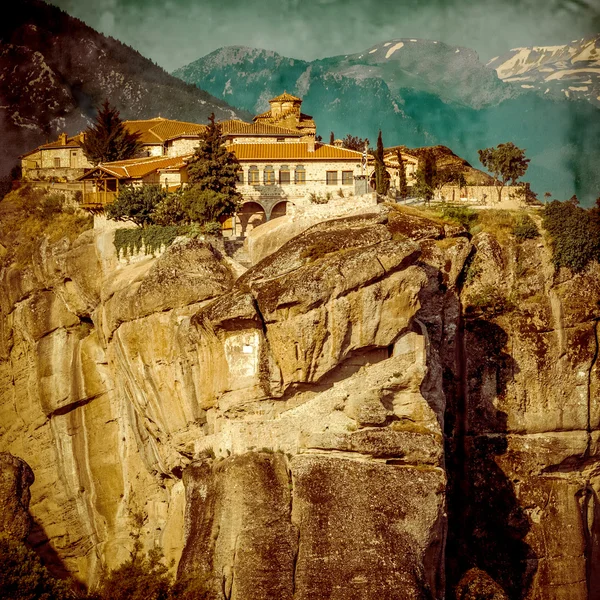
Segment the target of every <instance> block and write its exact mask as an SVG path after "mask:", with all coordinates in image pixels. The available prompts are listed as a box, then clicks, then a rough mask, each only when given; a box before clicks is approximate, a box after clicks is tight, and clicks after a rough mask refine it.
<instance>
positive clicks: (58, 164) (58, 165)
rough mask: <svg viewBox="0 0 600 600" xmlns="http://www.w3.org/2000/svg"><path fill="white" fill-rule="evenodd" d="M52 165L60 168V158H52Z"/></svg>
mask: <svg viewBox="0 0 600 600" xmlns="http://www.w3.org/2000/svg"><path fill="white" fill-rule="evenodd" d="M54 167H55V168H60V158H55V159H54Z"/></svg>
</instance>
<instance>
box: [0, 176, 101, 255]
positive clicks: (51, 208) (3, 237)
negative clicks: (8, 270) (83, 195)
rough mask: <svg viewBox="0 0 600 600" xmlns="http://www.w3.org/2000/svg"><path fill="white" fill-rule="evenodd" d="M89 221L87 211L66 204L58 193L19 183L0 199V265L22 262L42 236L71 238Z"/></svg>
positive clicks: (83, 229)
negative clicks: (15, 188) (17, 186)
mask: <svg viewBox="0 0 600 600" xmlns="http://www.w3.org/2000/svg"><path fill="white" fill-rule="evenodd" d="M92 225H93V219H92V218H91V217H90V215H87V214H85V213H84V212H82V211H80V210H78V209H76V208H75V207H72V206H69V205H67V204H66V203H65V198H64V196H63V195H62V194H57V193H48V191H46V190H44V189H41V188H38V187H32V186H30V185H24V186H21V187H20V188H19V189H17V190H14V191H12V192H10V193H9V194H7V195H6V196H5V197H4V198H3V199H2V200H0V265H1V264H8V263H10V262H12V261H14V262H15V263H16V264H17V265H19V266H24V265H25V264H28V263H30V262H31V259H32V256H33V253H34V252H35V250H36V248H37V247H39V245H40V244H41V243H42V241H43V240H44V239H47V240H48V241H49V242H51V243H54V242H56V241H58V240H59V239H61V238H68V239H70V240H74V239H75V238H76V237H77V236H78V235H80V234H81V233H83V232H84V231H85V230H86V229H90V228H91V227H92Z"/></svg>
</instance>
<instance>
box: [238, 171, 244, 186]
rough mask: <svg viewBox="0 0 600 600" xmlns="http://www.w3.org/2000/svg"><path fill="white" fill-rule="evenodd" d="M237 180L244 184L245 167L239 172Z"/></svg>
mask: <svg viewBox="0 0 600 600" xmlns="http://www.w3.org/2000/svg"><path fill="white" fill-rule="evenodd" d="M237 182H238V183H239V184H240V185H244V170H243V169H240V170H239V171H238V172H237Z"/></svg>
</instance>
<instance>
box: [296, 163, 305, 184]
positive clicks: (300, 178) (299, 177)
mask: <svg viewBox="0 0 600 600" xmlns="http://www.w3.org/2000/svg"><path fill="white" fill-rule="evenodd" d="M294 180H295V182H296V185H304V184H305V183H306V171H305V170H304V167H303V166H302V165H298V166H297V167H296V172H295V179H294Z"/></svg>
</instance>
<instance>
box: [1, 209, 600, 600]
mask: <svg viewBox="0 0 600 600" xmlns="http://www.w3.org/2000/svg"><path fill="white" fill-rule="evenodd" d="M257 231H258V230H257ZM111 235H112V234H111V233H110V232H88V233H86V234H84V235H83V236H82V237H81V238H79V240H77V242H76V243H75V244H73V245H72V246H69V245H68V244H66V242H65V243H61V244H57V245H55V246H52V247H46V248H44V249H43V251H42V252H41V253H40V254H39V256H36V257H35V260H34V261H33V264H32V266H31V267H30V268H28V269H26V270H22V271H17V270H15V269H14V268H13V269H7V270H5V271H4V272H3V273H2V274H1V281H0V310H1V314H0V449H1V450H6V451H9V452H11V453H13V454H15V455H18V456H21V457H22V458H23V459H25V460H26V461H27V462H28V464H29V465H30V466H31V468H32V469H33V472H34V473H35V477H36V479H35V483H34V484H33V485H32V487H31V503H30V510H31V513H32V515H33V517H34V519H35V522H36V527H35V528H34V531H33V532H32V534H31V536H30V540H31V541H32V543H34V544H35V545H36V546H38V547H39V548H40V551H41V552H44V549H46V550H47V551H48V553H50V550H51V551H52V553H56V556H58V557H59V559H60V562H61V565H58V566H62V567H64V568H67V569H68V570H69V571H71V572H72V573H73V574H75V575H76V576H77V577H78V578H80V579H81V580H82V581H85V582H86V583H88V584H91V585H94V584H95V583H96V582H97V581H98V578H99V577H100V576H101V573H102V571H103V569H106V568H112V567H115V566H117V565H118V564H120V563H121V562H123V561H124V560H125V559H126V558H127V557H128V555H129V549H130V548H131V545H132V543H133V542H132V538H131V536H130V533H135V534H136V535H138V536H139V537H140V539H141V540H142V541H143V543H144V545H145V546H146V548H151V547H154V546H159V547H161V548H162V549H163V551H164V553H165V556H166V558H167V560H170V559H174V560H175V562H176V564H178V567H177V568H178V573H179V574H180V575H190V576H192V577H195V578H197V579H198V580H199V581H202V582H204V584H205V585H206V586H208V587H209V588H210V589H211V590H212V591H213V594H214V595H215V597H217V598H219V599H221V600H225V599H226V600H249V599H250V600H259V599H261V600H262V599H264V600H273V599H278V600H279V599H282V600H285V599H290V600H304V599H306V600H309V599H310V600H313V599H315V598H319V599H323V600H326V599H334V600H350V599H356V598H360V599H361V600H371V599H373V600H375V599H377V600H380V599H381V598H390V599H395V598H398V599H404V598H423V599H426V598H427V599H429V598H443V597H446V598H450V597H455V596H458V597H460V598H465V599H466V598H471V597H473V598H475V597H478V596H477V595H476V594H483V593H484V592H485V593H488V592H489V593H490V594H492V593H493V594H495V596H490V597H497V598H503V597H509V598H511V599H512V598H523V599H524V598H528V599H529V598H531V599H534V598H536V599H541V598H544V599H546V598H550V599H552V598H556V599H559V598H569V599H571V598H572V599H575V600H579V599H583V598H588V597H589V598H595V597H598V595H599V594H600V576H599V575H598V573H597V569H594V568H593V565H594V564H595V563H597V561H598V560H599V559H600V555H599V552H600V550H599V548H600V546H599V544H598V540H599V539H600V519H599V517H598V515H599V514H600V512H599V509H598V506H599V505H598V500H597V498H598V494H599V493H600V490H599V488H600V479H599V477H600V475H599V464H600V458H599V456H598V454H599V452H600V434H599V431H600V425H599V421H600V407H599V402H598V398H599V396H600V369H599V367H598V320H599V317H600V314H599V309H598V305H597V304H596V300H598V299H600V272H599V269H598V268H595V267H594V268H592V267H590V269H589V270H588V271H586V272H585V273H583V274H580V275H577V276H572V275H570V274H567V273H561V274H558V275H555V274H554V273H553V270H552V267H551V266H550V260H549V256H548V253H547V250H546V248H545V247H544V245H543V243H541V242H540V241H539V239H538V240H529V241H527V242H524V243H523V244H517V243H516V242H515V241H514V240H511V239H509V240H502V243H500V242H499V241H498V239H496V238H495V237H494V236H492V235H490V234H489V233H480V234H478V235H476V236H475V237H474V238H473V239H472V240H471V239H470V237H469V236H468V235H466V233H465V232H464V231H463V230H462V229H461V228H460V227H449V226H447V225H446V226H444V225H443V224H441V223H438V222H437V221H435V220H430V219H426V218H423V217H422V216H419V215H416V214H411V213H408V212H406V211H402V212H400V211H396V210H395V209H394V208H386V207H379V208H372V209H369V211H367V212H365V213H362V214H358V215H353V216H349V217H346V218H343V219H337V220H332V221H327V222H322V223H318V224H316V225H313V226H311V227H308V228H307V229H305V230H304V231H303V232H302V233H300V234H299V235H297V236H296V237H294V238H292V239H290V240H289V241H287V242H286V243H284V244H283V245H281V246H280V247H279V244H278V243H275V242H276V241H277V240H270V241H269V242H268V243H266V244H264V245H263V246H260V247H261V248H262V249H261V250H260V251H258V250H257V253H258V254H261V253H262V254H265V253H266V252H267V250H265V248H268V247H270V246H271V245H272V247H277V248H278V249H277V250H276V251H275V252H272V253H271V254H268V255H266V256H265V257H264V258H263V259H262V260H261V261H260V262H259V263H257V264H255V265H254V266H253V267H252V268H250V269H249V270H248V271H246V272H245V273H244V274H243V275H241V276H238V274H239V270H238V269H237V268H236V266H235V265H232V264H231V261H230V260H227V259H226V258H224V257H223V256H222V255H221V254H220V253H219V252H218V251H217V250H215V249H214V248H212V247H211V246H210V245H208V244H206V243H203V242H199V241H191V242H188V243H184V244H180V245H175V246H173V247H171V248H170V249H169V250H167V251H166V252H165V253H164V254H162V255H161V256H160V257H158V258H153V257H146V258H138V259H136V260H135V261H132V262H131V264H123V263H122V262H119V261H118V260H117V257H116V255H115V251H114V247H113V245H112V237H111ZM273 244H274V245H273ZM258 247H259V246H257V248H258ZM459 584H460V585H459ZM461 594H462V595H461Z"/></svg>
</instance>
